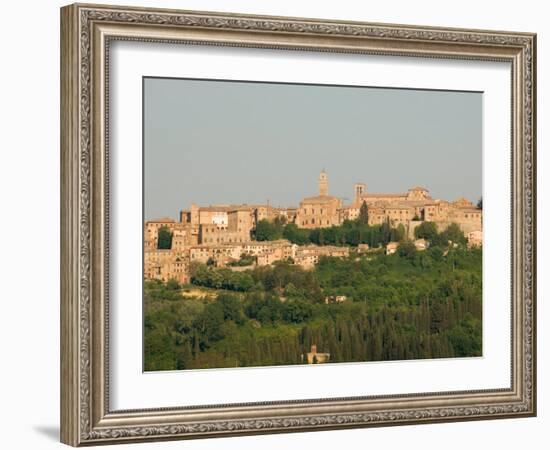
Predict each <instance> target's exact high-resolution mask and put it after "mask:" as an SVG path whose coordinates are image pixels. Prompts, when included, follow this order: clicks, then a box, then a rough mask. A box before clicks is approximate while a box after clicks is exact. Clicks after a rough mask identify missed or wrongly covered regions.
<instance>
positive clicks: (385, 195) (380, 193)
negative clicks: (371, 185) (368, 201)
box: [361, 192, 407, 198]
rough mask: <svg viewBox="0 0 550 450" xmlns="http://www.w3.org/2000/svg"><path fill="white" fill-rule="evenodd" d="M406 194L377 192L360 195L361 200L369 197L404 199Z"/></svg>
mask: <svg viewBox="0 0 550 450" xmlns="http://www.w3.org/2000/svg"><path fill="white" fill-rule="evenodd" d="M406 196H407V194H395V193H394V194H385V193H383V192H379V193H367V194H362V195H361V198H369V197H372V198H379V197H392V198H394V197H406Z"/></svg>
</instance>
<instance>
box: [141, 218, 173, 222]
mask: <svg viewBox="0 0 550 450" xmlns="http://www.w3.org/2000/svg"><path fill="white" fill-rule="evenodd" d="M147 222H148V223H174V222H175V220H174V219H172V218H171V217H161V218H160V219H153V220H148V221H147Z"/></svg>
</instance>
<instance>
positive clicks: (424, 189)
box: [409, 186, 428, 192]
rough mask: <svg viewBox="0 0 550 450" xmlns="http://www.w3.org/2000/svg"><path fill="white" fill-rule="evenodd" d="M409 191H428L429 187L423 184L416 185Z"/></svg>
mask: <svg viewBox="0 0 550 450" xmlns="http://www.w3.org/2000/svg"><path fill="white" fill-rule="evenodd" d="M409 191H426V192H428V189H426V188H424V187H422V186H415V187H412V188H410V189H409Z"/></svg>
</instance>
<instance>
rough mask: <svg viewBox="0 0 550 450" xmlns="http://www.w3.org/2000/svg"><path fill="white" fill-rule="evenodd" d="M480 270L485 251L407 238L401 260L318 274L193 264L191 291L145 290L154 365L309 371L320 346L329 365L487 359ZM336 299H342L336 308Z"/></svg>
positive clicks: (363, 262)
mask: <svg viewBox="0 0 550 450" xmlns="http://www.w3.org/2000/svg"><path fill="white" fill-rule="evenodd" d="M343 228H345V227H343ZM350 228H351V229H361V227H357V226H352V227H350ZM380 228H381V227H380ZM380 228H379V229H380ZM291 230H292V229H291ZM427 231H428V232H429V230H427ZM390 233H391V230H390ZM419 233H423V231H420V232H419ZM457 234H458V233H457V231H456V229H454V227H450V229H447V230H444V231H443V232H442V233H439V234H436V235H429V236H431V239H432V240H433V241H434V242H435V243H437V242H440V243H441V242H444V241H445V240H447V242H448V241H452V242H460V241H461V236H460V235H457ZM462 237H463V236H462ZM426 238H428V236H426ZM481 263H482V250H481V249H477V248H475V249H468V248H466V246H464V245H459V246H458V247H455V246H454V245H451V244H448V243H447V244H446V245H444V244H438V245H434V246H431V247H430V248H428V249H427V250H424V251H417V250H416V249H415V248H414V245H412V242H409V241H406V240H404V241H403V242H402V243H401V244H400V245H399V248H398V251H397V252H396V253H395V254H393V255H383V254H377V253H369V254H367V255H364V256H359V255H357V254H354V253H352V256H350V257H349V258H332V257H323V258H321V259H320V261H319V263H318V264H317V266H316V267H315V268H314V269H313V270H304V269H302V268H300V267H299V266H295V265H293V264H289V263H277V264H275V265H274V266H263V267H257V268H255V269H253V270H245V271H244V272H239V271H236V272H233V271H231V270H230V269H220V268H215V267H207V266H206V265H202V264H194V265H193V266H192V283H193V284H192V285H190V286H182V287H180V286H178V287H177V288H176V286H175V284H174V283H172V282H168V283H167V284H164V283H161V282H158V281H154V282H153V281H147V282H146V283H145V298H144V313H145V314H144V315H145V319H144V329H145V349H144V350H145V367H146V369H147V370H172V369H187V368H209V367H237V366H240V367H246V366H261V365H278V364H300V363H303V360H302V355H304V354H305V353H307V352H308V351H309V348H310V346H311V345H313V344H315V345H317V348H318V351H320V352H329V353H330V362H343V361H380V360H395V359H417V358H439V357H455V356H461V357H465V356H479V355H481V319H482V316H481V313H482V305H481V298H482V296H481V290H482V278H481ZM180 288H181V289H180ZM335 296H343V298H345V301H343V302H341V303H332V302H328V304H327V299H330V298H335Z"/></svg>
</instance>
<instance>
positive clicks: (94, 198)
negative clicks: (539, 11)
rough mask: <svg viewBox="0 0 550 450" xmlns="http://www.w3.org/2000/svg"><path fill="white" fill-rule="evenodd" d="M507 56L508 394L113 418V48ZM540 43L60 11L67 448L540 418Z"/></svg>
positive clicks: (457, 32) (283, 22) (239, 19)
mask: <svg viewBox="0 0 550 450" xmlns="http://www.w3.org/2000/svg"><path fill="white" fill-rule="evenodd" d="M116 39H118V40H138V41H144V42H173V43H183V44H203V45H204V44H207V45H224V46H239V47H259V48H270V49H291V50H302V51H304V50H307V51H328V52H353V53H364V54H384V55H408V56H416V57H427V58H459V59H481V60H497V61H509V62H510V63H511V65H512V79H513V83H512V87H511V88H512V110H513V113H512V120H511V122H512V141H513V142H512V149H511V153H512V166H513V170H512V171H513V173H512V186H511V190H512V199H513V200H512V203H513V204H512V247H513V252H512V253H513V254H512V261H513V264H512V266H513V267H512V280H513V283H512V317H513V323H512V354H513V355H512V361H511V370H512V380H513V381H512V386H511V388H510V389H504V390H503V389H500V390H487V391H468V392H448V393H420V394H417V393H415V394H409V395H402V396H388V397H353V398H349V399H318V400H309V401H298V400H296V401H288V402H268V403H254V404H242V405H213V406H209V407H192V408H190V407H187V408H186V407H182V408H175V409H158V410H139V411H110V409H109V407H108V404H109V398H108V330H107V325H108V295H107V292H108V289H107V287H108V281H109V280H108V267H107V255H108V239H107V233H106V230H107V229H108V189H107V187H108V183H109V180H108V170H106V168H108V108H107V107H106V104H107V101H106V100H107V98H108V58H109V43H110V42H111V41H112V40H116ZM535 55H536V36H535V35H534V34H529V33H510V32H496V31H484V30H463V29H443V28H433V27H415V26H403V25H384V24H370V23H359V22H348V23H342V22H335V21H327V20H312V19H295V18H283V17H260V16H247V15H236V14H219V13H205V12H190V11H173V10H158V9H150V10H149V9H142V8H129V7H111V6H99V5H80V4H75V5H71V6H67V7H64V8H62V10H61V57H62V61H61V91H62V98H61V106H62V108H61V171H62V174H61V183H62V192H61V200H62V211H61V225H62V229H61V233H62V248H61V261H62V266H61V269H62V270H61V291H62V298H61V308H62V311H61V322H62V328H61V352H62V353H61V355H62V358H61V372H62V376H61V391H62V392H61V395H62V397H61V439H62V442H65V443H67V444H70V445H73V446H79V445H86V444H106V443H117V442H128V441H138V440H159V439H176V438H197V437H209V436H212V437H213V436H228V435H238V434H258V433H274V432H292V431H312V430H322V429H332V428H344V427H348V428H349V427H365V426H376V425H379V426H380V425H392V424H393V425H396V424H411V423H426V422H431V423H433V422H441V421H450V420H454V421H456V420H472V419H491V418H502V417H521V416H533V415H535V414H536V394H535V392H536V365H535V360H536V357H535V356H536V350H535V347H536V336H535V322H536V317H535V297H536V293H535V276H536V267H535V261H536V253H535V252H536V250H535V245H536V211H535V203H536V191H535V188H536V187H535V180H536V173H535V163H536V161H535V139H536V134H535V126H536V122H535V85H536V74H535V68H536V62H535V58H536V56H535Z"/></svg>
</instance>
